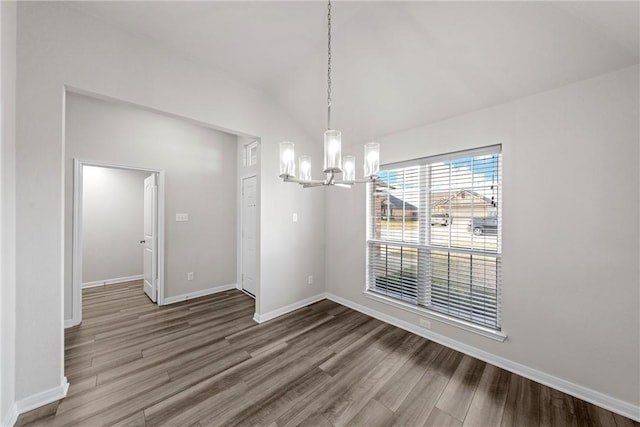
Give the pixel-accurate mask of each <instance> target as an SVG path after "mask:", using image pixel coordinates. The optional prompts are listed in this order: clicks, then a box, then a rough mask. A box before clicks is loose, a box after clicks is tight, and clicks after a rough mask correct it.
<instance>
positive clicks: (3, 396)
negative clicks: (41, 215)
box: [0, 1, 16, 425]
mask: <svg viewBox="0 0 640 427" xmlns="http://www.w3.org/2000/svg"><path fill="white" fill-rule="evenodd" d="M0 30H1V32H0V44H1V46H2V48H1V51H2V60H1V67H0V100H1V105H2V106H1V108H0V111H1V112H2V113H1V117H0V120H1V122H0V123H1V124H0V129H1V132H2V134H1V135H0V138H2V139H1V145H0V242H2V243H1V245H0V425H7V424H9V423H12V422H13V420H12V418H13V415H14V414H15V412H14V411H15V406H14V400H15V328H16V307H15V302H16V270H15V266H16V264H15V263H16V258H15V256H16V248H15V245H16V240H15V238H16V236H15V224H16V222H15V221H16V218H15V197H16V195H15V185H16V182H15V156H16V153H15V150H16V146H15V137H16V136H15V120H16V117H15V109H16V106H15V81H16V3H15V2H9V1H3V2H0Z"/></svg>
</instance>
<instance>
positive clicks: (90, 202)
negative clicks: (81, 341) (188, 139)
mask: <svg viewBox="0 0 640 427" xmlns="http://www.w3.org/2000/svg"><path fill="white" fill-rule="evenodd" d="M79 102H80V103H82V100H80V101H79ZM113 107H114V108H117V107H116V106H113ZM69 108H70V103H69V98H67V109H69ZM69 118H70V116H69V115H67V119H69ZM76 125H79V126H81V125H80V124H79V123H76ZM85 125H89V124H85ZM117 125H119V126H123V125H125V124H124V123H117ZM70 127H73V126H69V125H67V129H69V128H70ZM110 143H112V141H110ZM67 147H69V144H67ZM148 176H149V172H142V171H135V170H127V169H115V168H104V167H96V166H84V168H83V171H82V193H83V196H82V283H83V284H95V283H96V282H105V281H113V280H118V279H122V278H128V277H132V276H141V275H142V273H143V268H144V266H143V262H142V257H143V252H142V251H143V246H142V244H140V240H142V239H144V179H145V178H146V177H148ZM231 243H232V244H234V245H235V241H234V242H231Z"/></svg>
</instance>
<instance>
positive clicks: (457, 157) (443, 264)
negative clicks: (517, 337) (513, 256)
mask: <svg viewBox="0 0 640 427" xmlns="http://www.w3.org/2000/svg"><path fill="white" fill-rule="evenodd" d="M500 153H501V147H500V146H492V147H485V148H481V149H476V150H470V151H465V152H460V153H453V154H448V155H443V156H436V157H429V158H423V159H416V160H411V161H407V162H402V163H396V164H392V165H387V166H383V167H382V168H381V171H380V173H379V176H380V180H379V181H378V182H376V183H375V184H370V185H369V191H368V201H367V204H368V207H367V211H368V212H367V216H368V239H367V259H368V262H367V290H368V291H369V292H370V293H373V294H378V295H384V296H385V297H388V298H391V299H393V300H395V301H401V302H403V303H405V304H410V305H414V306H417V307H419V308H421V309H424V310H428V311H432V312H436V313H438V314H440V315H444V316H446V317H448V318H454V319H460V320H463V321H465V322H468V323H471V324H474V325H479V326H483V327H486V328H490V329H492V330H495V331H500V329H501V327H500V269H501V255H502V248H501V236H502V230H501V225H502V218H501V186H502V182H501V154H500Z"/></svg>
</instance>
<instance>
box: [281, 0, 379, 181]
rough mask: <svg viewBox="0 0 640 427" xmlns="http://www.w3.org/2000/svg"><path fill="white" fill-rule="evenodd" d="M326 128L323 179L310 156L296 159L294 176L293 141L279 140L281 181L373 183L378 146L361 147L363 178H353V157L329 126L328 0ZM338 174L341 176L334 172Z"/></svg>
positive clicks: (329, 49)
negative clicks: (315, 175)
mask: <svg viewBox="0 0 640 427" xmlns="http://www.w3.org/2000/svg"><path fill="white" fill-rule="evenodd" d="M327 10H328V13H327V39H328V42H327V47H328V49H327V58H328V60H327V130H326V131H325V133H324V168H323V172H324V173H325V174H326V175H325V176H326V178H325V179H324V180H314V179H312V175H311V156H308V155H303V156H300V158H299V159H298V174H297V175H296V162H295V158H296V156H295V144H294V143H293V142H290V141H283V142H281V143H280V178H282V180H283V181H285V182H295V183H298V184H301V185H302V186H304V187H317V186H323V185H341V186H351V184H356V183H366V182H373V181H375V180H376V179H378V171H379V169H380V145H379V144H378V143H377V142H369V143H367V144H365V146H364V177H363V178H362V179H356V158H355V156H351V155H349V156H344V157H342V133H341V132H340V131H339V130H335V129H331V0H329V2H328V5H327ZM338 174H342V177H341V178H342V179H337V177H336V175H338Z"/></svg>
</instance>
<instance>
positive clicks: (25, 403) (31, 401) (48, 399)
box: [9, 377, 69, 425]
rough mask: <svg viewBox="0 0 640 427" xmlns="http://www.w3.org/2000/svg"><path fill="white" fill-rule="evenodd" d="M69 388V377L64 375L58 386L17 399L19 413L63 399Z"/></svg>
mask: <svg viewBox="0 0 640 427" xmlns="http://www.w3.org/2000/svg"><path fill="white" fill-rule="evenodd" d="M67 390H69V383H68V382H67V377H63V378H62V384H60V385H59V386H58V387H54V388H51V389H49V390H45V391H42V392H40V393H36V394H34V395H33V396H29V397H25V398H24V399H21V400H19V401H17V402H16V410H17V413H18V414H24V413H25V412H29V411H32V410H34V409H36V408H39V407H41V406H44V405H48V404H49V403H52V402H55V401H56V400H60V399H63V398H64V397H66V395H67ZM14 423H15V421H14ZM9 425H13V424H9Z"/></svg>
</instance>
